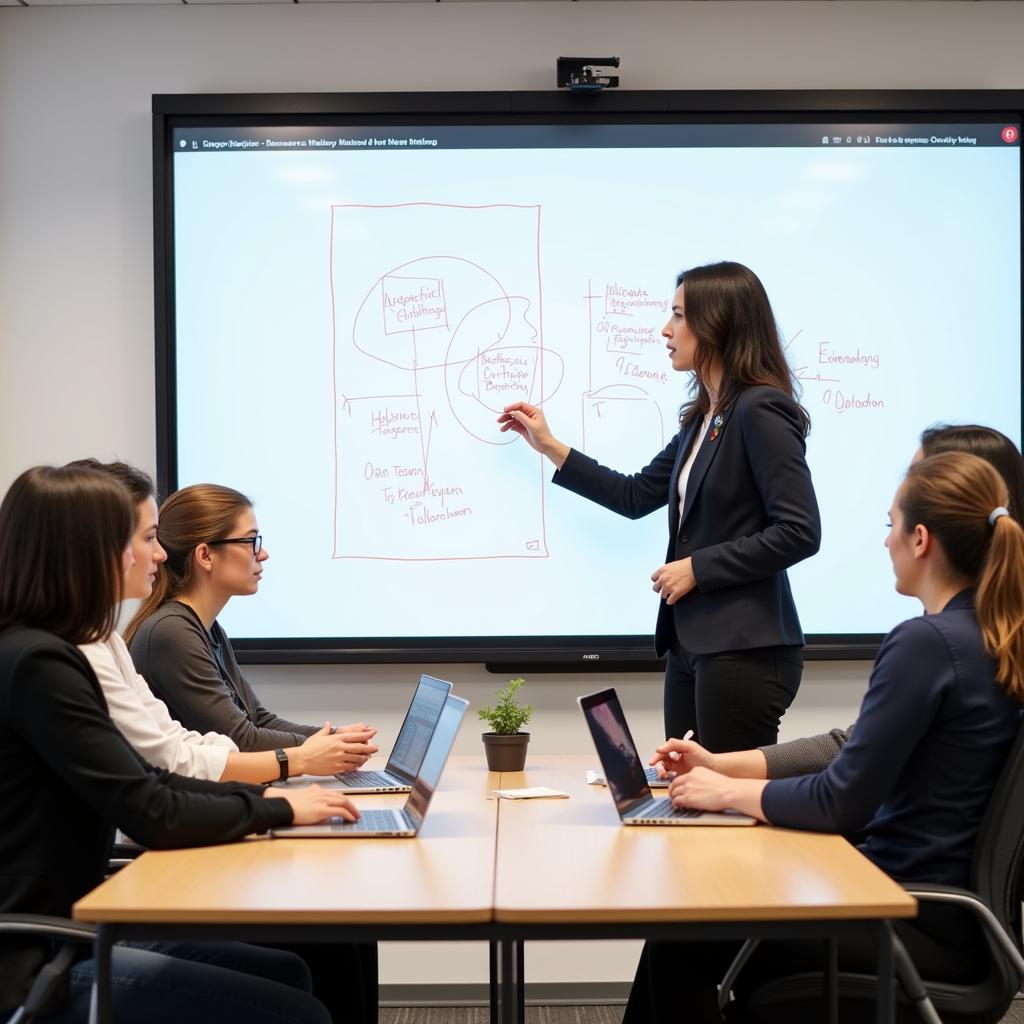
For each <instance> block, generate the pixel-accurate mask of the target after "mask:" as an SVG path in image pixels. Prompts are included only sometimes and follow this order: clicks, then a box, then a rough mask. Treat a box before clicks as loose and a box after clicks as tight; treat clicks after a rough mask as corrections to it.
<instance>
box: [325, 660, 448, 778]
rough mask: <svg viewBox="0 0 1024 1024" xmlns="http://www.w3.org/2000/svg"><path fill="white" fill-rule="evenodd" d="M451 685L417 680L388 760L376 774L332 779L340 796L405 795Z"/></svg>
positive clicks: (359, 773)
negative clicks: (347, 794)
mask: <svg viewBox="0 0 1024 1024" xmlns="http://www.w3.org/2000/svg"><path fill="white" fill-rule="evenodd" d="M451 691H452V684H451V683H446V682H445V681H444V680H443V679H435V678H434V677H433V676H428V675H422V676H420V681H419V684H418V685H417V687H416V691H415V692H414V693H413V695H412V701H411V703H410V704H409V710H408V711H406V713H405V720H404V721H403V722H402V728H401V729H399V730H398V739H396V740H395V745H394V748H393V749H392V751H391V754H390V755H389V756H388V763H387V764H386V765H385V766H384V770H383V771H379V772H364V771H354V772H338V773H337V774H336V775H335V776H334V777H335V778H336V779H337V780H338V781H339V782H341V783H342V785H341V786H340V787H339V788H340V789H341V791H342V792H343V793H409V792H411V791H412V784H413V782H414V781H415V779H416V773H417V772H418V771H419V770H420V765H421V764H423V758H424V757H425V756H426V753H427V746H428V744H429V743H430V737H431V736H433V735H434V728H435V726H436V725H437V720H438V719H439V718H440V717H441V710H442V708H443V707H444V702H445V698H446V697H447V696H448V694H449V693H451Z"/></svg>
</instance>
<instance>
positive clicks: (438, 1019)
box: [380, 997, 1024, 1024]
mask: <svg viewBox="0 0 1024 1024" xmlns="http://www.w3.org/2000/svg"><path fill="white" fill-rule="evenodd" d="M621 1022H622V1007H621V1006H528V1007H527V1008H526V1024H621ZM380 1024H489V1022H488V1016H487V1008H486V1007H483V1006H479V1007H477V1006H473V1007H463V1006H458V1007H456V1006H431V1007H422V1006H402V1007H390V1008H388V1009H383V1010H381V1011H380ZM1000 1024H1024V1000H1022V999H1021V998H1020V997H1018V998H1017V1000H1016V1001H1015V1002H1014V1003H1013V1005H1012V1006H1011V1007H1010V1012H1009V1013H1008V1014H1007V1015H1006V1016H1005V1017H1004V1018H1003V1019H1002V1021H1001V1022H1000Z"/></svg>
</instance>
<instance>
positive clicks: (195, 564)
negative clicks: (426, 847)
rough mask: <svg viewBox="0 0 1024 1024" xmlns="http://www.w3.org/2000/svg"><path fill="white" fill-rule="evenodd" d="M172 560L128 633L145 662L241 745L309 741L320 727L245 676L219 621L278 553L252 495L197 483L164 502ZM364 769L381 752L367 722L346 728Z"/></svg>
mask: <svg viewBox="0 0 1024 1024" xmlns="http://www.w3.org/2000/svg"><path fill="white" fill-rule="evenodd" d="M159 536H160V543H161V545H162V546H163V548H164V550H165V551H166V554H167V558H166V561H164V562H162V563H161V564H160V565H158V566H157V568H156V578H155V581H154V583H153V585H152V591H151V593H150V594H149V596H148V597H147V598H146V599H145V600H144V601H143V602H142V605H141V606H140V607H139V610H138V611H137V612H136V613H135V616H134V617H133V618H132V620H131V622H129V623H128V626H127V628H126V629H125V631H124V636H125V640H126V641H127V643H128V645H129V648H130V650H131V656H132V660H133V661H134V663H135V667H136V669H137V670H138V671H139V672H140V673H141V674H142V675H143V676H144V677H145V679H146V681H147V682H148V683H149V685H150V687H151V688H152V690H153V692H154V693H156V695H157V696H158V697H160V698H161V699H162V700H163V701H164V702H165V703H166V704H167V706H168V707H169V708H170V711H171V714H172V715H173V716H174V718H176V719H177V720H178V721H179V722H181V723H182V725H184V726H185V727H186V728H187V729H194V730H196V731H197V732H201V733H205V732H210V731H213V732H217V733H222V734H224V735H226V736H228V737H230V738H231V740H232V741H234V743H236V744H237V745H238V748H239V749H240V750H244V751H251V750H277V749H282V750H283V749H284V748H288V747H296V746H299V745H300V744H301V743H302V742H303V740H304V739H305V738H306V737H307V736H313V735H314V734H315V733H317V732H318V731H320V727H319V726H316V725H300V724H297V723H295V722H289V721H286V720H285V719H283V718H280V717H279V716H277V715H275V714H273V713H272V712H271V711H268V710H267V709H266V708H265V707H264V706H263V705H262V704H261V703H260V700H259V698H258V697H257V696H256V693H255V692H254V690H253V688H252V687H251V686H250V685H249V682H248V680H247V679H246V678H245V676H244V675H242V673H241V671H240V669H239V667H238V662H237V661H236V660H235V655H234V652H233V651H232V650H231V643H230V641H229V640H228V637H227V634H226V633H225V632H224V630H223V629H222V628H221V625H220V623H219V622H217V616H218V615H219V614H220V613H221V611H222V610H223V608H224V607H225V605H226V604H227V603H228V601H230V600H231V598H232V597H235V596H238V595H242V594H255V593H256V591H257V590H258V589H259V585H260V577H261V576H262V574H263V564H264V562H266V560H267V559H268V558H269V557H270V553H269V551H267V549H266V548H264V547H263V539H262V537H261V536H260V533H259V527H258V525H257V523H256V513H255V512H254V511H253V507H252V502H250V501H249V499H248V498H247V497H246V496H245V495H244V494H240V493H239V492H238V491H235V490H232V489H231V488H230V487H219V486H217V485H216V484H195V485H193V486H191V487H184V488H182V489H181V490H180V491H176V492H175V493H174V494H172V495H171V496H170V497H169V498H168V499H167V500H166V501H165V502H164V503H163V505H162V506H161V508H160V528H159ZM337 732H338V733H340V734H342V736H343V739H344V748H345V750H346V752H347V753H348V754H349V755H350V756H349V759H348V762H347V764H346V769H350V768H358V767H359V766H360V765H361V764H363V763H364V762H365V761H366V759H367V758H368V757H369V756H370V755H371V754H375V753H376V752H377V747H376V746H374V745H373V744H372V743H371V742H370V740H371V739H373V736H374V734H375V733H376V730H375V729H371V728H369V727H368V726H366V725H364V724H363V723H361V722H359V723H356V724H355V725H343V726H340V727H339V728H338V729H337Z"/></svg>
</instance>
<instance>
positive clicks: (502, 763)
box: [484, 732, 530, 772]
mask: <svg viewBox="0 0 1024 1024" xmlns="http://www.w3.org/2000/svg"><path fill="white" fill-rule="evenodd" d="M529 742H530V734H529V733H528V732H517V733H513V734H512V735H511V736H499V735H498V733H496V732H485V733H484V751H485V753H486V754H487V768H488V770H489V771H492V772H521V771H522V770H523V767H524V766H525V764H526V744H527V743H529Z"/></svg>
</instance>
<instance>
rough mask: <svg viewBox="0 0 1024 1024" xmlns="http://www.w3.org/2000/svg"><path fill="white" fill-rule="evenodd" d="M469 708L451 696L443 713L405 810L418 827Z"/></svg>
mask: <svg viewBox="0 0 1024 1024" xmlns="http://www.w3.org/2000/svg"><path fill="white" fill-rule="evenodd" d="M468 707H469V701H468V700H464V699H463V698H462V697H453V696H451V695H449V696H448V697H447V699H446V700H445V702H444V707H443V708H442V709H441V718H440V720H439V721H438V723H437V728H436V729H435V730H434V735H433V736H432V737H431V739H430V744H429V746H428V747H427V755H426V757H424V758H423V764H421V765H420V770H419V774H418V775H417V776H416V781H415V782H414V783H413V784H412V792H411V793H410V794H409V799H408V800H407V801H406V803H405V809H406V811H407V812H408V814H409V816H410V817H412V818H414V819H415V820H416V822H417V827H418V824H419V822H420V821H422V820H423V816H424V815H425V814H426V813H427V807H428V806H429V805H430V798H431V797H432V796H433V795H434V790H435V789H437V784H438V782H439V781H440V779H441V772H442V771H443V770H444V765H445V762H446V761H447V760H448V755H449V754H450V753H451V749H452V745H453V744H454V743H455V735H456V733H458V731H459V726H460V725H461V724H462V716H463V715H464V714H465V713H466V708H468Z"/></svg>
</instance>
